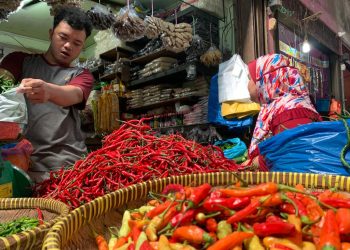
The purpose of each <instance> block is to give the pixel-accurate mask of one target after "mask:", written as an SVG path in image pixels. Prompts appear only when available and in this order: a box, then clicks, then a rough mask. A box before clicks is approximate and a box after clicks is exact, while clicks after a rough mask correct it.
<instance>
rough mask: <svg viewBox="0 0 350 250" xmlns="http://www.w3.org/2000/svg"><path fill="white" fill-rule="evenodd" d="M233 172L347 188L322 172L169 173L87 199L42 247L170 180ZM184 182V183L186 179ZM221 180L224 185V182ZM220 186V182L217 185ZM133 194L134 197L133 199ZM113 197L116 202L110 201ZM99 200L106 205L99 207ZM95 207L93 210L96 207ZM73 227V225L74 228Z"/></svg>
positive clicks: (255, 179) (57, 243) (56, 245)
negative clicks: (162, 176) (176, 174)
mask: <svg viewBox="0 0 350 250" xmlns="http://www.w3.org/2000/svg"><path fill="white" fill-rule="evenodd" d="M234 174H238V176H239V177H240V178H243V179H244V180H246V181H247V182H248V184H250V185H255V184H259V183H263V182H268V181H271V182H276V183H283V184H288V185H296V184H298V183H301V184H303V185H305V186H306V187H308V188H318V189H320V188H321V189H326V188H330V187H337V188H339V189H340V190H342V191H347V192H350V177H348V176H340V175H325V174H313V173H295V172H213V173H194V174H187V175H181V176H170V177H166V178H160V179H156V180H150V181H146V182H140V183H137V184H134V185H130V186H128V187H125V188H121V189H118V190H116V191H114V192H111V193H109V194H106V195H104V196H101V197H98V198H96V199H94V200H93V201H91V202H89V203H86V204H84V205H82V206H80V207H78V208H76V209H74V210H73V211H71V212H70V213H69V214H68V215H67V216H65V217H63V218H61V220H59V221H58V222H56V223H55V225H53V226H52V227H51V229H50V230H49V232H48V233H47V234H46V236H45V239H44V242H43V248H42V249H50V250H52V249H55V250H59V249H61V245H62V241H63V240H64V239H65V240H67V239H69V238H70V237H71V236H72V235H73V234H74V233H76V232H77V231H78V230H79V229H80V228H81V227H82V226H83V225H85V224H86V223H89V222H90V221H91V220H92V219H94V218H96V217H99V216H101V215H102V214H104V213H106V212H109V211H111V210H112V209H115V208H118V207H120V206H122V205H125V204H127V202H130V201H132V200H136V198H142V196H144V197H146V195H147V194H148V192H149V191H155V190H154V189H156V192H159V191H161V190H162V189H163V188H164V187H165V186H166V185H168V184H169V183H174V184H183V185H188V184H191V183H193V182H194V181H198V182H199V184H202V183H204V182H208V183H210V184H213V183H215V178H221V177H222V178H226V179H227V180H228V179H231V180H238V179H237V178H236V177H235V175H234ZM186 182H187V183H186ZM227 184H228V183H226V184H223V185H227ZM216 186H219V185H216ZM137 191H139V192H140V195H141V196H140V197H136V196H137V195H136V194H135V192H137ZM133 198H134V199H133ZM111 199H114V200H115V201H116V202H115V205H116V206H113V203H112V202H111V201H110V200H111ZM101 203H102V204H103V205H104V204H106V206H105V207H102V208H101V207H100V205H101ZM95 210H96V211H95ZM74 227H75V228H74Z"/></svg>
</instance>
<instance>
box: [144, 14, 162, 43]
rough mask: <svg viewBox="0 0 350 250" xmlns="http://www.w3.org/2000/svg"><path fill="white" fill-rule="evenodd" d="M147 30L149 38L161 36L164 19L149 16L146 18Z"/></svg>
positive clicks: (146, 33)
mask: <svg viewBox="0 0 350 250" xmlns="http://www.w3.org/2000/svg"><path fill="white" fill-rule="evenodd" d="M145 26H146V31H145V35H146V36H147V38H148V39H155V38H157V37H159V36H160V35H161V34H162V32H163V30H164V21H163V20H162V19H160V18H158V17H154V16H147V17H146V18H145Z"/></svg>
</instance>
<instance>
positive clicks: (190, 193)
mask: <svg viewBox="0 0 350 250" xmlns="http://www.w3.org/2000/svg"><path fill="white" fill-rule="evenodd" d="M150 197H151V200H149V201H148V203H147V204H146V205H144V206H142V207H140V208H136V209H134V210H125V212H124V215H123V219H122V222H121V228H120V230H119V232H118V233H116V234H112V237H111V240H110V242H109V249H117V250H122V249H136V250H143V249H152V250H157V249H159V250H163V249H168V250H174V249H175V250H176V249H189V250H191V249H209V250H226V249H228V250H231V249H237V250H238V249H240V250H264V249H270V250H278V249H279V250H316V249H317V250H345V249H349V246H350V237H349V228H350V227H349V225H350V222H349V214H350V208H348V207H347V204H346V203H335V205H336V208H335V207H333V206H331V205H330V203H327V204H326V203H324V201H326V200H327V199H331V198H333V199H335V198H336V197H337V198H338V199H339V197H341V199H343V200H344V201H350V196H349V194H347V193H343V192H338V191H336V190H326V191H325V192H312V191H311V190H310V191H309V190H306V189H305V188H304V187H303V186H302V185H297V186H296V187H291V186H286V185H280V184H276V183H272V182H269V183H263V184H260V185H257V186H251V187H242V185H241V184H240V183H237V184H236V185H232V186H229V187H212V186H210V185H209V184H202V185H200V186H198V187H190V186H181V185H178V184H170V185H169V186H167V187H166V188H165V190H164V191H163V192H162V194H155V193H150ZM286 205H287V206H286ZM289 205H290V207H289ZM287 208H288V209H287ZM302 217H306V218H308V220H306V219H305V218H304V219H302ZM110 231H111V232H112V230H110ZM105 240H106V241H107V238H106V239H105Z"/></svg>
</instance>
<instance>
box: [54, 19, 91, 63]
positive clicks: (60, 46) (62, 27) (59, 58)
mask: <svg viewBox="0 0 350 250" xmlns="http://www.w3.org/2000/svg"><path fill="white" fill-rule="evenodd" d="M85 38H86V34H85V31H84V30H76V29H73V28H72V27H71V26H70V25H69V24H68V23H66V22H65V21H61V22H60V23H59V24H58V25H57V26H56V28H55V29H54V30H50V39H51V45H50V52H51V55H52V57H53V59H54V60H55V61H56V63H57V64H61V65H70V63H71V62H72V61H73V60H74V59H76V58H77V57H78V56H79V54H80V52H81V50H82V49H83V46H84V41H85Z"/></svg>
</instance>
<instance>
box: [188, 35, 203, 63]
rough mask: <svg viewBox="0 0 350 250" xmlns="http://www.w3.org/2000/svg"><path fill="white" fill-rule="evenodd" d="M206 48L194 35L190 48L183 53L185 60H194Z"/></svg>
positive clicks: (197, 36) (199, 38)
mask: <svg viewBox="0 0 350 250" xmlns="http://www.w3.org/2000/svg"><path fill="white" fill-rule="evenodd" d="M207 48H208V47H206V45H205V41H204V40H203V39H202V38H201V37H200V36H199V35H194V36H193V38H192V41H191V45H190V47H188V48H187V49H186V51H185V52H186V55H187V57H186V60H187V61H194V60H196V59H197V56H199V55H202V54H203V53H204V51H205V50H206V49H207Z"/></svg>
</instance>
